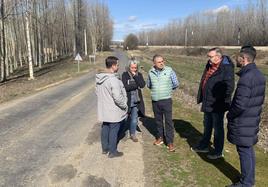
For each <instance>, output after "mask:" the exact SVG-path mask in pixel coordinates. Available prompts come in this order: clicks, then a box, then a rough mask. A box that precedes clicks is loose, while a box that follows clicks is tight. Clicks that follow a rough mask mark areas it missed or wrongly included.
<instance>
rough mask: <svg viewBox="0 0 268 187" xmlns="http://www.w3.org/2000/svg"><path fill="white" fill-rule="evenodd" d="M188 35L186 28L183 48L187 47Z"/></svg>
mask: <svg viewBox="0 0 268 187" xmlns="http://www.w3.org/2000/svg"><path fill="white" fill-rule="evenodd" d="M187 35H188V30H187V27H186V29H185V39H184V47H187V39H188V38H187V37H188V36H187Z"/></svg>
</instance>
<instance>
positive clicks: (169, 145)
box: [168, 143, 175, 152]
mask: <svg viewBox="0 0 268 187" xmlns="http://www.w3.org/2000/svg"><path fill="white" fill-rule="evenodd" d="M168 151H169V152H175V147H174V145H173V143H171V144H168Z"/></svg>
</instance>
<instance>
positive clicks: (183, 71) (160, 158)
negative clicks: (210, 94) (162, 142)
mask: <svg viewBox="0 0 268 187" xmlns="http://www.w3.org/2000/svg"><path fill="white" fill-rule="evenodd" d="M183 50H184V49H182V50H178V49H176V50H175V49H174V50H171V49H166V50H163V49H161V50H158V49H153V50H152V49H144V50H142V51H138V50H136V51H131V52H130V53H131V54H132V55H134V56H136V57H137V58H138V59H139V60H140V61H141V66H143V70H144V76H145V77H146V76H147V75H146V72H148V70H149V68H151V66H152V61H151V58H152V56H153V55H154V54H155V53H158V54H161V55H163V56H164V57H165V58H166V64H167V65H169V66H171V67H172V68H173V69H174V70H175V71H176V73H177V76H178V78H179V80H180V88H179V89H178V90H176V91H175V92H174V96H173V119H174V126H175V131H176V135H175V137H176V138H175V142H174V143H175V145H176V148H177V149H176V152H175V153H174V154H173V153H168V152H167V149H166V147H165V146H162V147H156V146H153V145H151V148H150V149H152V152H153V153H154V159H152V158H147V160H149V159H152V160H154V164H153V167H152V166H150V165H152V163H151V164H150V165H148V164H147V166H145V167H149V168H150V169H148V170H146V173H147V175H148V176H150V175H151V176H155V175H158V177H151V180H152V178H153V180H154V182H155V183H156V184H159V186H225V185H228V184H230V183H232V181H233V182H234V181H236V180H237V177H238V175H239V171H240V165H239V158H238V155H237V152H236V148H235V146H233V145H231V144H230V143H228V142H227V140H226V141H225V152H224V155H225V157H224V159H220V160H216V161H211V160H209V159H207V158H206V154H197V153H195V152H192V151H191V150H190V147H191V146H194V145H196V144H197V143H198V141H199V140H200V138H201V135H202V132H203V113H201V112H200V110H199V106H198V105H197V104H196V99H195V98H196V94H197V88H198V85H199V80H200V77H201V74H202V72H203V68H204V66H205V63H206V60H207V59H206V57H205V54H206V51H205V50H202V49H196V51H194V50H193V52H192V53H193V55H192V54H190V53H185V52H183ZM225 53H226V54H228V55H230V56H232V55H234V54H235V53H236V51H235V50H227V51H225ZM259 55H260V56H261V55H263V54H262V53H261V52H260V53H259ZM259 58H260V60H259V61H258V62H257V65H258V66H259V67H260V69H261V71H262V72H263V73H264V74H265V75H266V77H267V76H268V74H267V73H268V66H267V62H266V57H265V55H263V56H262V57H259ZM236 71H238V69H236ZM144 95H145V101H146V106H147V115H148V118H147V119H146V120H144V125H145V127H146V128H148V129H150V127H152V126H153V125H154V121H153V113H152V109H151V100H150V94H149V90H148V89H144ZM266 106H267V102H266V104H265V107H264V112H263V113H264V116H263V120H262V131H261V134H260V137H261V141H260V143H259V144H258V146H256V148H255V149H256V157H257V161H256V162H257V163H256V186H266V185H267V184H268V179H267V177H265V176H266V173H267V172H268V168H267V167H266V166H267V161H268V155H267V153H266V151H265V150H267V148H268V147H267V145H266V144H265V142H267V131H266V130H265V129H267V121H266V116H265V113H267V107H266ZM149 131H150V130H149ZM150 132H152V131H150ZM145 159H146V158H145ZM151 162H152V161H151ZM145 163H146V162H145ZM147 178H148V177H147Z"/></svg>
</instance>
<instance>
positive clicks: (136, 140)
mask: <svg viewBox="0 0 268 187" xmlns="http://www.w3.org/2000/svg"><path fill="white" fill-rule="evenodd" d="M130 139H131V140H132V141H133V142H138V141H139V140H138V138H137V137H136V136H135V135H131V136H130Z"/></svg>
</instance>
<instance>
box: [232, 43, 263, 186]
mask: <svg viewBox="0 0 268 187" xmlns="http://www.w3.org/2000/svg"><path fill="white" fill-rule="evenodd" d="M255 57H256V50H255V48H254V47H252V46H243V47H242V48H241V50H240V54H239V56H238V57H237V60H236V61H237V66H238V67H241V70H240V71H239V72H238V73H237V75H238V76H239V77H240V78H239V81H238V83H237V88H236V91H235V95H234V98H233V101H232V104H231V107H230V110H229V113H228V114H227V119H228V125H227V127H228V133H227V139H228V140H229V142H231V143H232V144H235V145H236V149H237V152H238V154H239V159H240V167H241V178H240V181H239V182H238V183H236V184H232V185H230V186H231V187H242V186H243V187H251V186H253V185H254V183H255V152H254V149H253V145H255V144H256V143H257V141H258V137H257V133H258V131H259V123H260V120H261V111H262V104H263V102H264V96H265V84H266V83H265V82H266V80H265V77H264V76H263V74H262V73H261V72H260V71H259V70H258V68H257V66H256V64H255V63H254V60H255Z"/></svg>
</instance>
